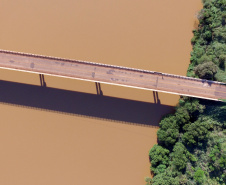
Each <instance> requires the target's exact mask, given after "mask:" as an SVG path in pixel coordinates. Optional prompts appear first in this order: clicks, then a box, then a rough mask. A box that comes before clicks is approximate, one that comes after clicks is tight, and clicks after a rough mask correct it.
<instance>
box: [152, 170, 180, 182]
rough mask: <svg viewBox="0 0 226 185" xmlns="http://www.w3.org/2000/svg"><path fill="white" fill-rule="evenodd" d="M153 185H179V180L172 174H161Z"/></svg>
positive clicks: (156, 177) (154, 180)
mask: <svg viewBox="0 0 226 185" xmlns="http://www.w3.org/2000/svg"><path fill="white" fill-rule="evenodd" d="M151 184H152V185H179V184H180V182H179V178H178V177H176V178H174V177H173V176H172V175H171V174H170V173H167V172H165V173H160V174H158V175H156V176H155V177H154V178H153V179H152V181H151Z"/></svg>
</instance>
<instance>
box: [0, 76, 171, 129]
mask: <svg viewBox="0 0 226 185" xmlns="http://www.w3.org/2000/svg"><path fill="white" fill-rule="evenodd" d="M97 86H98V84H97ZM98 88H100V87H98ZM0 92H1V93H0V102H2V103H6V104H13V105H17V106H22V107H23V106H26V107H29V108H35V109H43V110H47V111H55V112H59V113H64V114H73V115H79V116H84V117H92V118H95V119H107V120H111V121H117V122H124V123H129V124H138V125H143V126H158V124H159V121H160V119H161V117H162V116H163V115H165V114H167V113H171V112H173V110H174V108H173V107H172V106H168V105H161V104H160V103H159V104H154V103H147V102H141V101H134V100H127V99H121V98H114V97H108V96H99V95H95V94H89V93H81V92H76V91H68V90H62V89H55V88H49V87H48V88H43V87H40V86H35V85H28V84H22V83H16V82H8V81H2V80H0ZM159 102H160V101H159ZM12 114H13V112H12Z"/></svg>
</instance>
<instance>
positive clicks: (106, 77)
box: [0, 50, 226, 101]
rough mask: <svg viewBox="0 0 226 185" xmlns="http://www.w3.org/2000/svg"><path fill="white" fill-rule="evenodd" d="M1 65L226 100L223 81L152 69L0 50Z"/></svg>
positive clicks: (39, 72) (19, 69)
mask: <svg viewBox="0 0 226 185" xmlns="http://www.w3.org/2000/svg"><path fill="white" fill-rule="evenodd" d="M0 68H3V69H10V70H17V71H24V72H29V73H38V74H45V75H52V76H59V77H64V78H72V79H79V80H86V81H93V82H100V83H106V84H112V85H120V86H127V87H133V88H139V89H147V90H153V91H160V92H166V93H172V94H178V95H184V96H190V97H198V98H204V99H211V100H216V101H223V100H226V84H224V83H220V82H215V81H208V80H202V79H196V78H189V77H184V76H178V75H171V74H166V73H159V72H154V71H147V70H140V69H133V68H126V67H120V66H113V65H105V64H99V63H92V62H84V61H76V60H69V59H61V58H55V57H47V56H41V55H34V54H26V53H18V52H12V51H5V50H0Z"/></svg>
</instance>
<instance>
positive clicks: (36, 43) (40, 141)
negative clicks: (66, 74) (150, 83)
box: [0, 0, 201, 185]
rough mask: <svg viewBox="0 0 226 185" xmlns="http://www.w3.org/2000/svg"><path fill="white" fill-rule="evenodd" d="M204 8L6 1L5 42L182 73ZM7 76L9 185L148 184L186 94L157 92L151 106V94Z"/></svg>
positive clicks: (3, 75)
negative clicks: (170, 118)
mask: <svg viewBox="0 0 226 185" xmlns="http://www.w3.org/2000/svg"><path fill="white" fill-rule="evenodd" d="M199 9H201V0H200V1H199V0H189V1H187V0H173V1H166V0H162V1H159V0H158V1H146V0H145V1H138V0H115V1H104V0H101V1H98V2H97V1H90V0H82V1H81V0H78V1H69V0H68V1H67V0H65V1H60V0H56V1H55V0H54V1H53V0H48V1H44V0H39V1H37V0H34V1H29V2H28V1H25V0H20V1H16V0H13V1H2V2H1V6H0V22H1V29H0V48H1V49H7V50H13V51H21V52H28V53H36V54H42V55H49V56H56V57H63V58H71V59H77V60H79V59H80V60H87V61H93V62H102V63H106V64H113V65H120V66H128V67H133V68H139V69H147V70H152V71H159V72H165V73H172V74H178V75H185V74H186V70H187V67H188V64H189V58H190V51H191V45H190V40H191V38H192V29H194V21H195V16H194V15H195V13H196V12H197V11H198V10H199ZM0 80H1V81H0V88H1V92H2V95H1V94H0V102H1V103H0V111H1V123H0V140H1V152H0V163H1V168H0V184H7V185H14V184H17V185H20V184H21V185H30V184H34V185H35V184H43V185H45V184H48V185H49V184H54V185H58V184H59V185H61V184H89V183H90V181H91V182H92V183H94V184H98V185H102V184H108V185H115V184H130V185H138V184H145V182H144V177H145V176H150V170H149V161H148V151H149V149H150V148H151V147H152V146H153V145H154V144H155V143H156V142H157V139H156V132H157V127H156V125H157V123H158V121H159V120H160V117H161V116H162V115H164V114H166V113H169V112H172V111H173V108H172V106H174V105H175V104H177V102H178V98H179V97H178V96H174V95H169V94H163V93H158V94H155V95H156V98H157V99H156V104H154V97H153V93H152V92H150V91H144V90H139V89H131V88H125V87H116V86H110V85H105V84H100V86H99V85H98V84H97V89H96V85H95V83H91V82H82V81H76V80H71V79H61V78H57V77H50V76H44V78H43V77H41V82H40V78H39V76H38V75H35V74H26V73H21V72H15V71H7V70H0ZM44 82H45V85H46V88H43V87H40V83H41V84H42V85H44ZM3 87H4V88H3ZM60 89H61V90H60ZM97 90H98V94H101V92H102V94H103V96H97ZM14 91H15V92H14ZM157 95H158V97H157ZM70 100H71V101H70ZM157 102H159V103H157ZM108 106H109V107H108ZM149 118H150V121H149V120H148V119H149ZM147 122H148V124H150V125H151V126H147Z"/></svg>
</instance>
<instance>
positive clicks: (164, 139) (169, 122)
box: [157, 115, 179, 148]
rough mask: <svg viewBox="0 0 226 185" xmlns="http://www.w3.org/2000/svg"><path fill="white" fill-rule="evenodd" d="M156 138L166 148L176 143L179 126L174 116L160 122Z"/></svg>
mask: <svg viewBox="0 0 226 185" xmlns="http://www.w3.org/2000/svg"><path fill="white" fill-rule="evenodd" d="M157 136H158V140H159V142H160V143H162V144H164V145H165V146H166V147H168V148H170V147H171V146H172V145H174V144H175V143H176V141H177V139H178V137H179V126H178V125H177V122H176V119H175V116H171V115H170V116H168V117H165V118H164V119H163V120H162V121H161V122H160V129H159V130H158V132H157Z"/></svg>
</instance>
